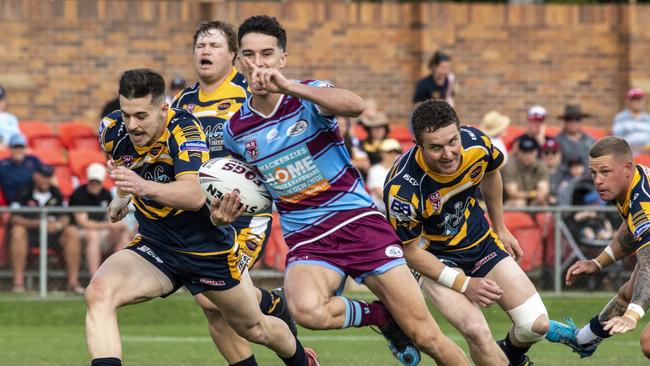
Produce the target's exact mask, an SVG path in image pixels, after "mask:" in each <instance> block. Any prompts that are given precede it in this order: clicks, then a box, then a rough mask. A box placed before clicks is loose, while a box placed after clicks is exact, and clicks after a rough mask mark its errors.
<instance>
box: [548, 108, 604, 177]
mask: <svg viewBox="0 0 650 366" xmlns="http://www.w3.org/2000/svg"><path fill="white" fill-rule="evenodd" d="M588 117H590V115H589V114H587V113H583V112H582V107H581V106H580V104H567V105H566V106H565V108H564V114H562V115H560V116H558V118H560V119H561V120H563V121H564V128H563V129H562V132H560V133H559V134H558V135H557V136H556V137H555V139H556V140H557V142H558V143H559V144H560V150H561V151H562V165H563V166H564V167H568V166H569V160H575V159H577V158H579V159H581V160H582V161H583V163H584V166H585V169H589V167H588V166H587V162H588V161H589V149H591V146H592V145H593V144H594V143H595V142H596V140H594V138H593V137H591V136H589V135H588V134H586V133H585V132H584V131H583V130H582V120H583V119H585V118H588Z"/></svg>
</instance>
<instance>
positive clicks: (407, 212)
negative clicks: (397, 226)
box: [389, 197, 413, 223]
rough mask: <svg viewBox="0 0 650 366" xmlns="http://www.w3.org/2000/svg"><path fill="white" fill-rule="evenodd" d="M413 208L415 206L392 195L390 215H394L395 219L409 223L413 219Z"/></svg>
mask: <svg viewBox="0 0 650 366" xmlns="http://www.w3.org/2000/svg"><path fill="white" fill-rule="evenodd" d="M412 208H413V206H411V204H410V203H408V202H403V201H400V200H399V199H397V198H394V197H391V202H390V207H389V210H390V216H391V217H394V218H395V220H397V221H398V222H406V223H408V222H409V221H411V216H412V213H413V210H412Z"/></svg>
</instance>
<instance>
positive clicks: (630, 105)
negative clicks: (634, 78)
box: [612, 88, 650, 155]
mask: <svg viewBox="0 0 650 366" xmlns="http://www.w3.org/2000/svg"><path fill="white" fill-rule="evenodd" d="M644 102H645V92H644V91H643V89H639V88H632V89H630V90H628V92H627V108H625V109H624V110H623V111H622V112H619V113H618V114H617V115H616V117H614V124H613V125H612V132H613V134H614V135H615V136H619V137H622V138H624V139H625V140H626V141H627V143H628V144H630V147H631V148H632V151H634V154H635V155H636V154H641V153H648V152H650V114H648V113H647V112H646V111H645V110H644V107H645V106H644Z"/></svg>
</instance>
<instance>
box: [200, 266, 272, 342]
mask: <svg viewBox="0 0 650 366" xmlns="http://www.w3.org/2000/svg"><path fill="white" fill-rule="evenodd" d="M202 294H203V295H204V296H205V298H206V299H208V300H209V301H211V302H212V303H214V304H215V305H216V308H218V309H219V310H220V311H221V313H222V314H223V316H224V318H225V319H226V321H227V322H228V324H230V325H231V326H232V327H233V328H234V329H235V330H236V331H237V330H243V329H246V328H250V327H252V326H254V325H255V324H257V323H259V322H260V321H261V319H262V317H263V316H264V315H263V314H262V311H261V310H260V307H259V304H258V302H257V295H256V294H255V287H254V286H253V282H251V280H250V276H248V275H247V274H246V275H243V276H242V279H241V282H240V283H239V284H238V285H237V286H234V287H231V288H229V289H227V290H223V291H214V290H211V291H206V292H203V293H202Z"/></svg>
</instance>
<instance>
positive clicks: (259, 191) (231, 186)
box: [199, 158, 272, 216]
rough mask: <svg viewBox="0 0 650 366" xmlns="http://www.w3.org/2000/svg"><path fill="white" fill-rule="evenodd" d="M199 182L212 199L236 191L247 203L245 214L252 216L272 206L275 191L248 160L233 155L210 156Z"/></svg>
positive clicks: (200, 172)
mask: <svg viewBox="0 0 650 366" xmlns="http://www.w3.org/2000/svg"><path fill="white" fill-rule="evenodd" d="M199 184H200V185H201V189H203V193H205V197H206V198H207V200H208V203H210V202H212V198H213V197H218V198H221V197H223V195H224V194H226V193H228V192H231V191H236V192H237V193H239V199H240V202H241V204H242V205H243V206H244V212H243V213H242V215H243V216H252V215H255V214H258V213H260V212H263V211H264V210H266V209H267V208H269V206H271V203H272V200H271V194H270V193H269V191H267V190H266V187H265V186H264V183H262V178H261V177H260V176H259V174H257V172H256V171H255V170H254V169H253V168H252V167H251V166H250V165H248V164H246V163H244V162H242V161H239V160H237V159H233V158H216V159H210V160H208V161H206V162H205V163H203V165H202V166H201V168H200V169H199Z"/></svg>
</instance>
